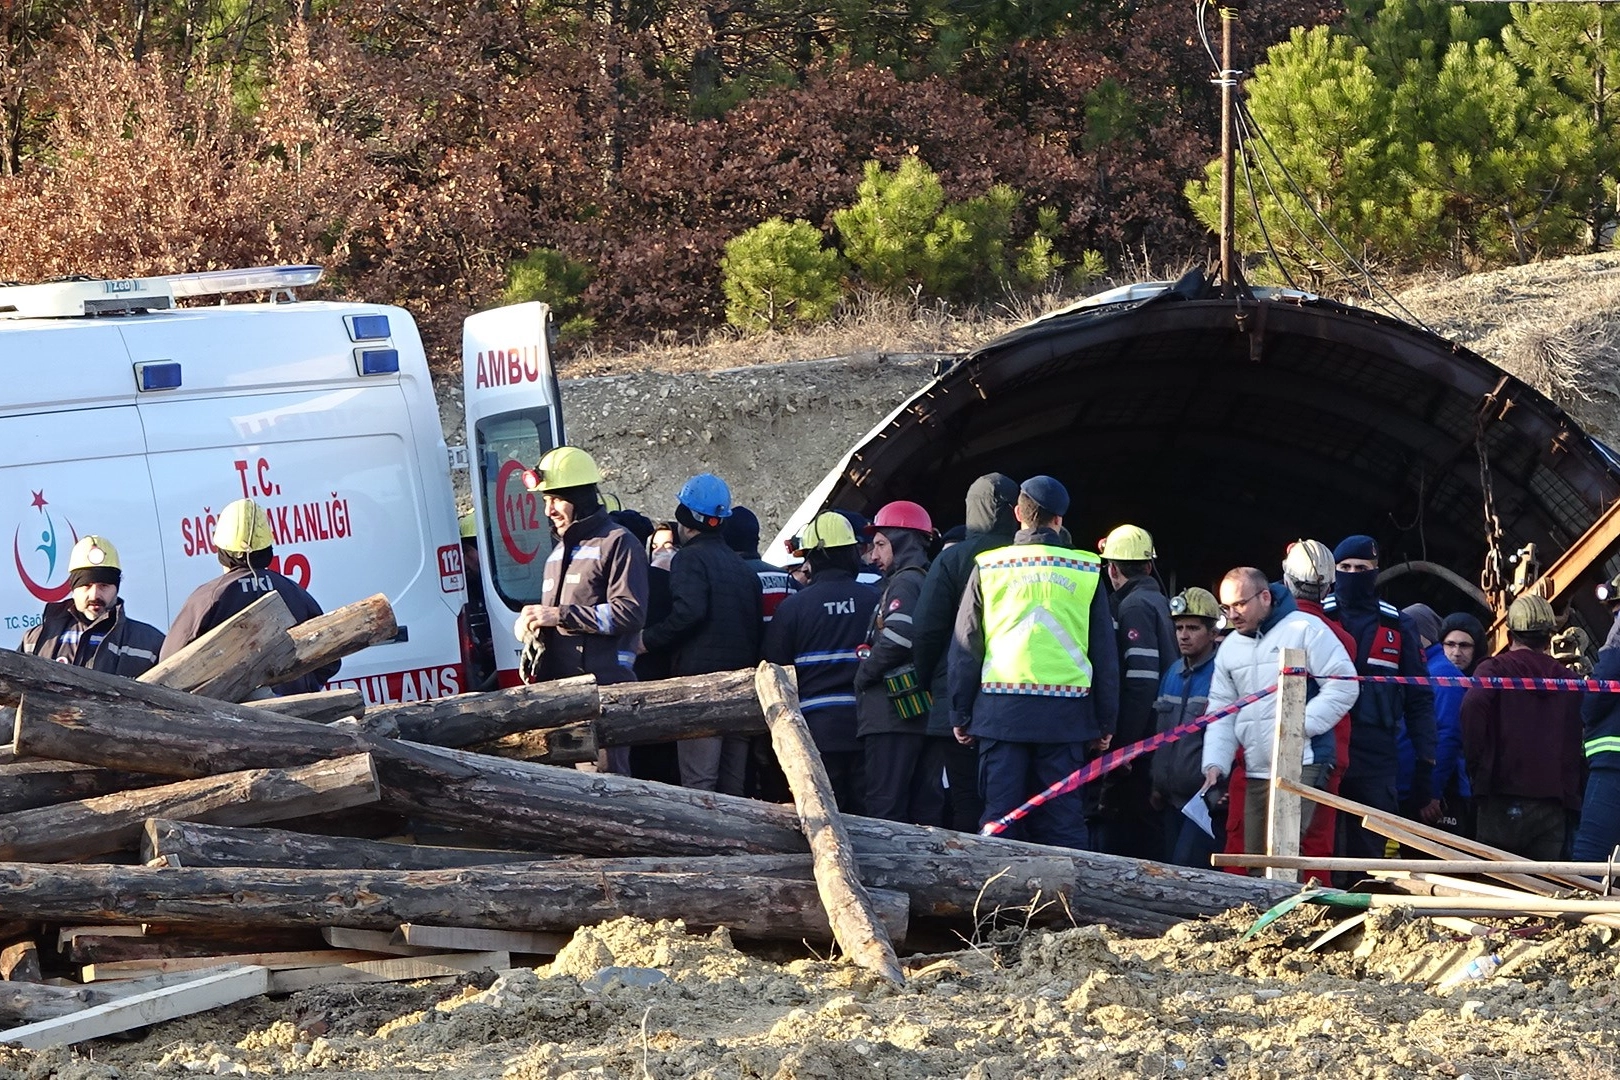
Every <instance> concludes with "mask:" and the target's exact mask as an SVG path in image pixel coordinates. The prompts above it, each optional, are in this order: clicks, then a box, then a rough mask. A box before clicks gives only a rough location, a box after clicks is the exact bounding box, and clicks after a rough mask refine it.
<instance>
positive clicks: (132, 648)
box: [17, 536, 163, 679]
mask: <svg viewBox="0 0 1620 1080" xmlns="http://www.w3.org/2000/svg"><path fill="white" fill-rule="evenodd" d="M123 580H124V571H123V567H122V566H120V565H119V562H118V549H117V548H115V547H113V546H112V542H111V541H109V540H108V539H107V538H106V537H104V536H86V537H83V538H82V539H80V540H79V542H78V543H77V544H74V545H73V551H72V552H71V553H70V554H69V555H68V580H67V583H68V596H67V599H65V600H56V601H53V602H51V603H49V604H46V605H45V614H44V616H43V617H42V618H41V619H40V621H39V622H38V623H37V624H35V625H34V626H33V627H32V628H30V629H29V631H28V632H27V633H25V634H24V635H23V639H22V644H21V645H19V646H17V651H18V652H22V653H27V654H28V655H29V656H43V657H44V658H45V659H47V660H60V661H61V662H62V663H64V664H74V665H77V666H78V667H85V668H91V669H93V670H95V671H106V672H110V673H111V674H113V675H122V676H124V677H125V678H127V679H133V678H135V677H136V676H137V675H140V674H142V673H144V672H145V671H146V670H147V669H149V668H150V667H151V666H152V665H153V664H155V663H157V660H158V652H159V651H160V650H161V649H162V648H163V631H161V630H159V629H158V628H157V627H155V626H148V625H147V624H146V623H143V622H138V621H137V620H135V619H131V618H130V617H129V616H127V615H125V614H124V601H123V600H121V599H119V596H118V588H119V586H120V585H122V584H123Z"/></svg>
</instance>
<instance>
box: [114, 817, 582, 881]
mask: <svg viewBox="0 0 1620 1080" xmlns="http://www.w3.org/2000/svg"><path fill="white" fill-rule="evenodd" d="M143 832H144V837H143V839H142V841H141V856H142V858H143V859H153V858H156V857H157V856H159V855H178V856H179V857H180V862H181V864H182V865H184V866H196V867H203V866H281V867H287V868H300V867H301V868H303V869H306V870H447V869H450V868H452V867H457V866H492V865H497V864H500V863H514V862H535V861H538V860H543V859H548V858H555V856H550V855H545V854H542V853H539V852H533V851H510V850H490V849H486V848H455V847H430V846H428V845H425V844H396V843H389V842H388V841H385V840H357V839H354V838H352V837H347V836H313V835H310V834H308V833H298V832H293V831H291V830H288V829H263V828H259V829H254V828H235V827H232V826H228V825H209V824H205V823H202V822H197V821H174V820H171V819H167V818H152V819H150V820H148V821H147V822H146V825H145V827H144V830H143Z"/></svg>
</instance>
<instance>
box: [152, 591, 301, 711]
mask: <svg viewBox="0 0 1620 1080" xmlns="http://www.w3.org/2000/svg"><path fill="white" fill-rule="evenodd" d="M292 626H293V617H292V612H291V611H289V610H287V601H285V600H283V599H282V598H281V594H280V593H277V592H271V593H266V594H265V595H264V596H261V597H259V598H258V599H257V600H255V601H253V603H251V604H249V605H248V606H247V607H245V608H243V609H242V610H241V611H238V612H237V613H236V614H235V615H232V616H231V617H230V618H228V619H226V620H225V621H224V622H222V623H220V624H219V625H218V626H216V627H214V628H213V629H212V630H210V631H208V632H207V633H206V634H203V635H202V636H201V637H199V638H197V639H196V640H195V641H193V642H191V644H189V645H187V646H186V647H185V648H183V649H181V650H180V651H179V652H176V653H174V654H173V655H172V656H170V657H168V658H167V659H165V660H160V661H158V663H157V664H156V665H154V666H153V667H151V668H149V669H148V670H147V671H145V672H144V673H143V674H142V675H141V676H140V681H141V682H146V683H152V684H153V685H156V686H172V687H174V688H175V689H176V690H190V691H192V692H194V693H198V694H201V695H203V696H204V697H214V698H220V699H222V700H225V701H241V700H242V699H243V698H245V697H247V696H248V695H249V694H250V693H252V692H253V691H254V690H256V689H258V688H259V687H260V686H263V685H266V682H267V680H266V679H265V676H266V674H267V673H269V672H270V671H273V670H275V669H276V668H281V667H285V666H287V665H288V664H289V663H291V662H292V660H293V658H294V656H295V650H294V648H293V642H292V638H290V637H288V636H287V631H289V630H291V629H292Z"/></svg>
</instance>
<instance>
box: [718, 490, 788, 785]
mask: <svg viewBox="0 0 1620 1080" xmlns="http://www.w3.org/2000/svg"><path fill="white" fill-rule="evenodd" d="M720 534H721V535H722V536H724V537H725V538H726V546H728V547H730V548H731V550H732V551H735V552H736V553H737V555H738V556H739V557H740V558H741V559H742V561H743V562H744V563H746V564H747V565H748V567H749V569H751V570H753V571H754V573H755V574H757V575H758V576H759V588H760V598H761V601H762V602H763V604H764V608H763V610H764V613H765V629H766V630H769V629H770V625H771V620H772V619H773V618H775V617H776V609H777V608H779V607H781V606H782V601H783V600H786V599H787V598H788V597H789V596H791V595H793V593H794V592H795V591H796V590H797V589H798V588H799V583H798V581H797V580H795V579H794V577H793V575H792V574H790V573H788V572H787V571H786V570H784V569H782V568H781V567H780V566H777V565H776V564H775V563H769V562H766V561H765V560H764V559H762V558H760V555H759V517H758V516H757V515H755V513H754V512H753V511H752V510H750V509H748V507H746V506H733V507H732V508H731V516H730V517H728V518H726V520H725V522H724V523H723V524H722V525H721V526H720ZM744 794H746V795H748V796H749V797H750V798H757V799H764V800H766V801H767V802H791V801H792V799H793V793H792V791H791V790H790V789H789V788H788V782H787V777H786V776H784V775H783V774H782V766H781V765H780V764H779V763H778V762H777V760H776V750H775V748H774V747H773V746H772V745H771V737H770V735H768V734H760V735H754V736H751V737H750V738H749V740H748V782H747V785H746V788H745V791H744Z"/></svg>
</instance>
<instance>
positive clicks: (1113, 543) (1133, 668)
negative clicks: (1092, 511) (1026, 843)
mask: <svg viewBox="0 0 1620 1080" xmlns="http://www.w3.org/2000/svg"><path fill="white" fill-rule="evenodd" d="M1097 550H1098V553H1099V554H1101V555H1102V559H1103V573H1104V574H1105V575H1107V578H1108V585H1109V590H1110V591H1109V594H1108V606H1109V608H1110V609H1111V610H1112V612H1113V616H1114V636H1115V642H1116V644H1117V646H1118V649H1119V666H1120V690H1119V731H1118V734H1117V735H1116V738H1117V739H1118V741H1119V745H1121V746H1128V745H1130V744H1131V743H1134V742H1140V741H1141V740H1142V739H1145V738H1147V737H1148V736H1149V735H1152V734H1153V728H1154V723H1153V720H1154V713H1153V703H1154V701H1155V700H1156V699H1157V698H1158V696H1159V682H1160V680H1161V679H1163V678H1164V674H1165V672H1167V671H1169V670H1170V668H1171V666H1172V665H1173V664H1174V663H1175V662H1176V657H1177V655H1178V651H1177V647H1176V630H1175V627H1174V626H1172V625H1171V623H1170V603H1169V601H1168V600H1167V599H1166V598H1165V595H1164V592H1163V590H1162V589H1160V588H1159V582H1158V579H1157V577H1155V575H1154V561H1155V560H1156V559H1157V558H1158V557H1159V553H1158V551H1157V550H1156V549H1155V548H1154V545H1153V537H1152V535H1150V534H1149V533H1148V531H1147V530H1146V529H1144V528H1142V527H1141V526H1140V525H1121V526H1119V527H1118V528H1116V529H1114V530H1113V531H1112V532H1110V533H1109V534H1108V535H1107V536H1105V537H1103V539H1102V540H1101V542H1100V543H1099V544H1098V547H1097ZM1151 770H1152V764H1151V759H1148V760H1142V759H1138V760H1137V761H1134V762H1132V763H1131V764H1129V765H1126V766H1125V767H1123V768H1120V769H1115V770H1114V771H1113V772H1111V773H1109V774H1108V775H1107V776H1105V777H1104V778H1103V781H1102V783H1101V785H1100V786H1099V791H1098V797H1099V800H1100V805H1099V806H1098V809H1097V817H1098V824H1099V825H1100V826H1101V830H1100V831H1101V834H1102V846H1101V848H1100V850H1103V851H1107V852H1109V853H1110V854H1114V855H1129V856H1131V857H1133V858H1137V859H1162V858H1164V850H1163V848H1164V844H1163V841H1164V830H1163V829H1162V828H1160V827H1159V823H1158V815H1157V814H1155V813H1154V812H1153V810H1152V808H1151V806H1150V800H1151V796H1152V781H1151V778H1150V773H1151Z"/></svg>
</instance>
